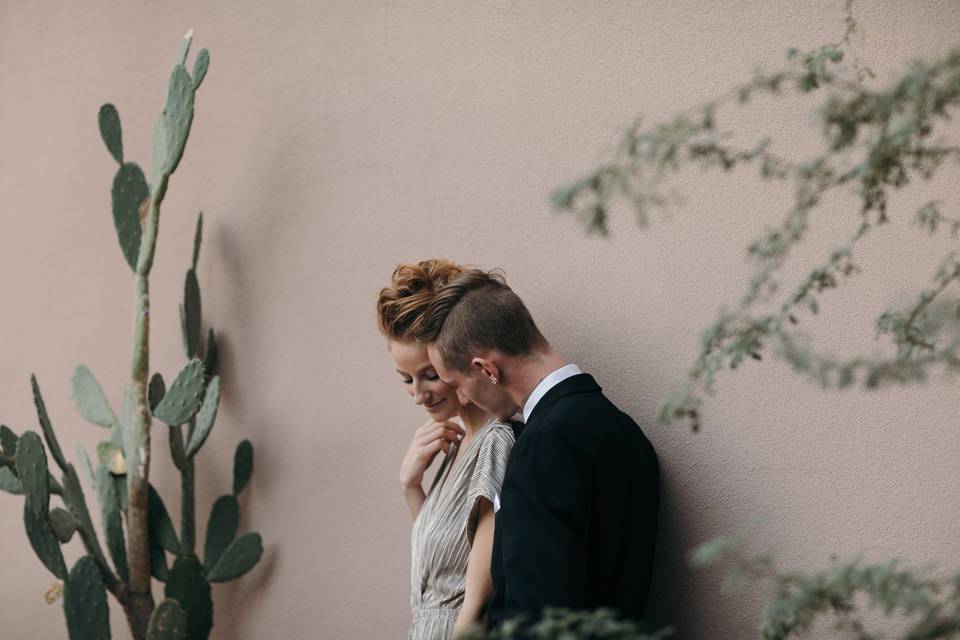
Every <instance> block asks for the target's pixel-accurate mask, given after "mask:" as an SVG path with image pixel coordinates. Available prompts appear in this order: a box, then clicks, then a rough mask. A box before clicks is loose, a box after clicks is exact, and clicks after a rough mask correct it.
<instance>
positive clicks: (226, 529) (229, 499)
mask: <svg viewBox="0 0 960 640" xmlns="http://www.w3.org/2000/svg"><path fill="white" fill-rule="evenodd" d="M239 526H240V505H239V504H238V503H237V499H236V498H235V497H234V496H220V497H219V498H217V501H216V502H214V503H213V508H212V509H211V510H210V519H209V520H208V521H207V537H206V540H205V541H204V546H203V566H204V567H206V569H207V572H208V573H209V572H210V571H211V570H212V569H213V567H215V566H216V564H217V562H218V561H219V560H220V557H221V556H222V555H223V552H224V551H226V550H227V547H229V546H230V543H231V542H233V539H234V538H235V537H236V535H237V527H239Z"/></svg>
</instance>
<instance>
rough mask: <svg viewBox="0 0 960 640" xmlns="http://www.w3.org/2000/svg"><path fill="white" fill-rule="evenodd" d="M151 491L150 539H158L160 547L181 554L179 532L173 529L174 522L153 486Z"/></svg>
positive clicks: (149, 505)
mask: <svg viewBox="0 0 960 640" xmlns="http://www.w3.org/2000/svg"><path fill="white" fill-rule="evenodd" d="M149 491H150V493H149V498H148V506H147V508H148V509H149V518H150V522H149V526H150V539H151V540H152V539H156V540H157V542H159V543H160V546H162V547H163V548H164V549H166V550H167V551H169V552H170V553H180V541H179V540H177V532H176V531H174V529H173V522H172V521H171V520H170V514H169V513H167V508H166V507H165V506H164V504H163V499H162V498H161V497H160V494H159V493H157V490H156V489H154V488H153V485H150V490H149Z"/></svg>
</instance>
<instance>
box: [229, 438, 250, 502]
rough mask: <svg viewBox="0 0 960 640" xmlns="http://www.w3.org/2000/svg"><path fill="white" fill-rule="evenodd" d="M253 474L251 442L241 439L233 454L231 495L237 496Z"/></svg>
mask: <svg viewBox="0 0 960 640" xmlns="http://www.w3.org/2000/svg"><path fill="white" fill-rule="evenodd" d="M252 475H253V444H251V442H250V441H249V440H243V441H241V442H240V444H238V445H237V450H236V452H234V454H233V495H235V496H238V495H240V492H241V491H243V489H244V488H245V487H246V486H247V483H248V482H250V476H252Z"/></svg>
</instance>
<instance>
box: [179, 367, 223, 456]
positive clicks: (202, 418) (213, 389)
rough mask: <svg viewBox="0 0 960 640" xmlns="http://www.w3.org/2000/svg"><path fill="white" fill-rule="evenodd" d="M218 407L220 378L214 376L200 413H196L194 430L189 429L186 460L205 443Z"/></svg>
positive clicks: (195, 453)
mask: <svg viewBox="0 0 960 640" xmlns="http://www.w3.org/2000/svg"><path fill="white" fill-rule="evenodd" d="M219 405H220V377H219V376H214V377H213V378H211V379H210V382H209V384H207V392H206V393H205V394H204V397H203V404H201V405H200V411H199V412H198V413H197V420H196V423H195V425H194V428H193V429H191V432H190V439H189V441H188V442H187V450H186V455H187V458H193V456H195V455H197V452H198V451H199V450H200V447H202V446H203V443H204V442H206V440H207V436H208V435H210V430H211V429H212V428H213V423H214V421H215V420H216V419H217V408H218V407H219Z"/></svg>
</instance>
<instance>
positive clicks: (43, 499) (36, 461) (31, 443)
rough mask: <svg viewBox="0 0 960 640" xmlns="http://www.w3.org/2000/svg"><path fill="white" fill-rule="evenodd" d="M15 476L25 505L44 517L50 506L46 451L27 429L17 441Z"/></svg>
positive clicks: (38, 515)
mask: <svg viewBox="0 0 960 640" xmlns="http://www.w3.org/2000/svg"><path fill="white" fill-rule="evenodd" d="M16 463H17V476H18V477H19V478H20V482H21V484H22V485H23V491H24V493H25V494H26V496H27V499H26V504H27V507H28V508H29V509H30V510H32V511H33V513H34V515H36V516H37V517H38V518H40V519H44V520H45V519H46V517H47V511H48V510H49V508H50V484H49V482H48V481H47V476H48V471H47V453H46V451H45V450H44V448H43V441H42V440H40V436H38V435H37V434H36V433H34V432H33V431H27V432H26V433H24V434H23V435H22V436H20V440H19V441H18V442H17V456H16Z"/></svg>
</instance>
